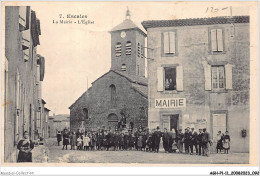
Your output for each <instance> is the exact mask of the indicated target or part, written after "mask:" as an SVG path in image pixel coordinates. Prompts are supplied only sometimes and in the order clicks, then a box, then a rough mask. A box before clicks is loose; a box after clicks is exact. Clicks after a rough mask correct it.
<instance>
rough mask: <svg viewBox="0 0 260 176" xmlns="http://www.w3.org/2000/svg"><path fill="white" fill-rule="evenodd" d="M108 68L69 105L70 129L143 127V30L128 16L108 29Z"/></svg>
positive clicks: (145, 100)
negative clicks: (121, 126) (109, 63)
mask: <svg viewBox="0 0 260 176" xmlns="http://www.w3.org/2000/svg"><path fill="white" fill-rule="evenodd" d="M110 34H111V69H110V70H109V71H108V72H106V73H104V74H103V75H102V76H101V77H99V78H98V79H97V80H95V81H94V82H93V83H92V86H91V87H90V88H89V89H88V90H87V91H86V92H84V93H83V94H82V95H81V96H80V97H79V98H78V99H77V100H76V101H75V102H74V103H73V104H72V105H71V106H70V107H69V109H70V129H71V130H74V131H75V130H77V129H81V130H97V129H98V128H105V129H112V130H113V129H115V128H116V127H117V126H118V122H119V121H121V119H122V118H124V119H126V121H125V122H126V127H127V128H131V127H132V128H136V127H140V126H142V127H146V126H147V121H148V96H147V95H148V92H147V90H148V87H147V86H148V84H147V78H146V77H145V57H144V48H145V38H146V34H145V33H144V32H143V31H142V30H141V29H140V28H139V27H138V26H137V25H136V24H134V23H133V21H132V20H131V19H130V13H129V11H127V15H126V19H125V20H124V21H123V22H122V23H121V24H119V25H117V26H115V27H114V28H113V29H112V30H111V31H110Z"/></svg>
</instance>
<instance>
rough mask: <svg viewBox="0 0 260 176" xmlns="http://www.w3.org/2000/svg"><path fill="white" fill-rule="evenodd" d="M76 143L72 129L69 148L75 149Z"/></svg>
mask: <svg viewBox="0 0 260 176" xmlns="http://www.w3.org/2000/svg"><path fill="white" fill-rule="evenodd" d="M76 143H77V138H76V134H75V132H74V131H73V132H72V134H71V136H70V145H71V149H70V150H72V149H73V150H75V146H76Z"/></svg>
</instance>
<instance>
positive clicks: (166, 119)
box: [162, 114, 179, 131]
mask: <svg viewBox="0 0 260 176" xmlns="http://www.w3.org/2000/svg"><path fill="white" fill-rule="evenodd" d="M162 128H163V129H164V128H166V129H167V130H172V129H173V128H174V129H175V131H177V130H178V129H179V114H169V115H163V116H162Z"/></svg>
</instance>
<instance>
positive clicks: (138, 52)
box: [137, 43, 141, 57]
mask: <svg viewBox="0 0 260 176" xmlns="http://www.w3.org/2000/svg"><path fill="white" fill-rule="evenodd" d="M137 56H138V57H140V56H141V46H140V43H138V44H137Z"/></svg>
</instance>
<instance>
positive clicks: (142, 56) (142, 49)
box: [141, 45, 144, 58]
mask: <svg viewBox="0 0 260 176" xmlns="http://www.w3.org/2000/svg"><path fill="white" fill-rule="evenodd" d="M141 58H144V47H143V45H141Z"/></svg>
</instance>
